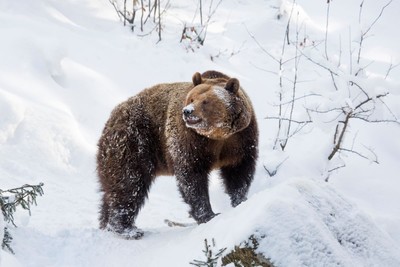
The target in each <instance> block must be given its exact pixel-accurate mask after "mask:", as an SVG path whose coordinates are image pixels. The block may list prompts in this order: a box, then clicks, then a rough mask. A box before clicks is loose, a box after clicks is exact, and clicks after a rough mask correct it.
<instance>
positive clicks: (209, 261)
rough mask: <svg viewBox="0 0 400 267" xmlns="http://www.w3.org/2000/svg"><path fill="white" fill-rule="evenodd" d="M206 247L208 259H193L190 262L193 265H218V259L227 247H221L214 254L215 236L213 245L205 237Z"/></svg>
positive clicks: (205, 251)
mask: <svg viewBox="0 0 400 267" xmlns="http://www.w3.org/2000/svg"><path fill="white" fill-rule="evenodd" d="M204 247H205V249H204V250H203V253H204V255H205V256H206V260H205V261H203V260H193V262H190V264H191V265H194V266H197V267H203V266H205V267H216V266H217V262H218V259H219V258H220V257H221V256H222V254H223V253H224V251H225V250H226V248H222V249H219V250H218V252H217V253H216V254H215V255H214V251H213V248H215V241H214V238H213V239H212V247H211V245H210V244H208V240H207V239H204Z"/></svg>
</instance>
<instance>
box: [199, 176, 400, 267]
mask: <svg viewBox="0 0 400 267" xmlns="http://www.w3.org/2000/svg"><path fill="white" fill-rule="evenodd" d="M201 228H209V229H210V230H209V231H210V232H211V233H212V235H214V236H212V235H210V238H211V237H214V238H215V240H217V242H219V245H220V246H226V247H231V248H232V245H233V244H236V245H237V244H238V243H240V241H243V240H246V239H247V238H248V237H249V236H250V235H254V236H255V237H256V238H257V239H258V240H259V243H260V246H259V248H258V251H259V252H261V253H263V254H264V255H265V256H266V257H267V258H270V259H271V261H272V262H273V263H274V264H275V265H276V266H400V254H399V249H398V248H397V247H396V245H395V244H394V243H393V242H392V240H391V239H390V238H389V237H388V236H387V235H386V234H385V233H384V232H383V231H381V230H380V229H379V227H378V226H377V225H375V224H374V223H373V221H372V220H371V219H370V218H369V217H368V216H366V215H365V214H363V213H362V212H361V211H360V210H359V209H358V208H357V207H356V206H354V205H353V204H351V203H350V202H349V201H347V200H346V199H344V198H343V197H342V196H340V195H339V194H338V193H337V192H336V191H335V190H334V189H333V187H331V186H329V185H328V184H325V183H320V182H314V181H310V180H305V179H295V180H291V181H288V182H286V183H283V184H281V185H279V186H276V187H274V188H271V189H266V190H264V191H262V192H260V193H258V194H256V195H254V196H253V197H252V198H251V199H249V200H248V201H247V202H246V203H243V204H242V205H240V206H239V207H238V208H236V209H232V210H231V212H230V213H229V214H224V215H221V216H219V217H217V218H216V219H215V220H213V221H212V222H211V223H209V224H208V225H205V226H200V227H199V229H196V230H194V232H196V231H201V230H200V229H201ZM209 231H204V232H209ZM221 241H222V243H221Z"/></svg>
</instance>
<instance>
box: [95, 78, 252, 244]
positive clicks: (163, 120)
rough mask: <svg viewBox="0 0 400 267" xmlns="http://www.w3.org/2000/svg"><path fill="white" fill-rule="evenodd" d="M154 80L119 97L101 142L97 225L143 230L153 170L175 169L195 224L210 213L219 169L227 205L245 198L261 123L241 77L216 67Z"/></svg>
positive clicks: (132, 233)
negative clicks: (139, 221) (174, 79)
mask: <svg viewBox="0 0 400 267" xmlns="http://www.w3.org/2000/svg"><path fill="white" fill-rule="evenodd" d="M192 81H193V82H192V83H189V82H181V83H170V84H159V85H156V86H154V87H151V88H148V89H145V90H143V91H142V92H140V93H139V94H138V95H136V96H134V97H131V98H129V99H128V100H126V101H125V102H123V103H121V104H119V105H118V106H117V107H116V108H115V109H114V110H113V111H112V113H111V116H110V118H109V119H108V121H107V123H106V125H105V127H104V130H103V133H102V135H101V137H100V140H99V142H98V153H97V171H98V176H99V180H100V185H101V190H102V191H103V193H104V194H103V199H102V206H101V212H100V228H101V229H107V230H109V231H112V232H114V233H117V234H118V235H121V236H122V237H124V238H127V239H132V238H133V239H138V238H140V237H142V235H143V231H141V230H140V229H138V228H137V227H136V226H135V219H136V217H137V215H138V213H139V210H140V208H141V207H142V206H143V204H144V202H145V200H146V197H147V194H148V192H149V189H150V186H151V184H152V182H153V181H154V179H155V178H156V176H158V175H175V176H176V179H177V182H178V187H179V191H180V193H181V195H182V198H183V200H184V201H185V202H186V203H187V204H188V205H189V206H190V212H189V213H190V215H191V216H192V217H193V218H194V219H195V220H196V222H197V223H205V222H207V221H209V220H211V219H212V218H213V217H214V216H215V213H214V212H213V210H212V209H211V205H210V199H209V193H208V175H209V173H210V171H211V170H213V169H219V170H220V175H221V178H222V180H223V182H224V185H225V188H226V193H227V194H228V195H229V196H230V199H231V204H232V206H237V205H238V204H240V203H241V202H242V201H244V200H245V199H246V195H247V192H248V189H249V187H250V184H251V182H252V180H253V176H254V172H255V166H256V160H257V155H258V128H257V122H256V118H255V114H254V110H253V107H252V105H251V102H250V100H249V98H248V96H247V95H246V93H245V92H244V91H243V89H242V88H241V87H240V84H239V81H238V80H237V79H235V78H230V77H228V76H227V75H225V74H223V73H220V72H217V71H207V72H205V73H203V74H202V75H201V74H200V73H195V74H194V75H193V78H192Z"/></svg>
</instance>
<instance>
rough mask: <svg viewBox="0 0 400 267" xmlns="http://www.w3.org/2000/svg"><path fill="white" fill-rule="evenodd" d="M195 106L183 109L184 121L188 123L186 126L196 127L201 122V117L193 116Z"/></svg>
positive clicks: (190, 105) (191, 105)
mask: <svg viewBox="0 0 400 267" xmlns="http://www.w3.org/2000/svg"><path fill="white" fill-rule="evenodd" d="M193 111H194V106H193V104H189V105H187V106H186V107H184V108H183V109H182V113H183V120H184V121H185V122H186V125H188V126H189V125H194V124H197V123H199V122H200V121H201V119H200V118H199V117H197V116H196V115H194V114H193Z"/></svg>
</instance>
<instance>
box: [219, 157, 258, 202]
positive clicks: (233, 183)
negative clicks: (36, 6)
mask: <svg viewBox="0 0 400 267" xmlns="http://www.w3.org/2000/svg"><path fill="white" fill-rule="evenodd" d="M254 172H255V160H253V159H252V157H251V156H250V155H249V156H248V157H247V159H244V160H242V162H241V163H239V164H237V165H234V166H227V167H223V168H221V176H222V179H223V181H224V184H225V189H226V193H227V194H228V195H229V197H230V199H231V204H232V207H236V206H237V205H239V204H240V203H242V202H243V201H245V200H246V199H247V197H246V196H247V193H248V191H249V188H250V185H251V182H252V181H253V177H254Z"/></svg>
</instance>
